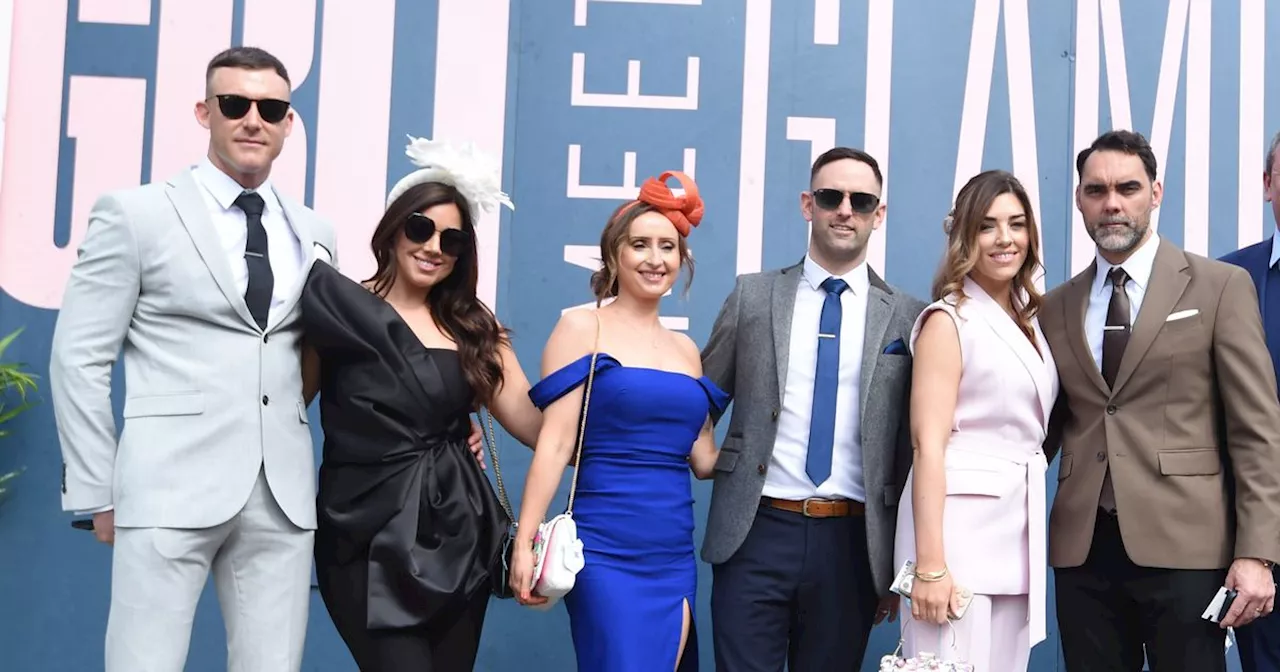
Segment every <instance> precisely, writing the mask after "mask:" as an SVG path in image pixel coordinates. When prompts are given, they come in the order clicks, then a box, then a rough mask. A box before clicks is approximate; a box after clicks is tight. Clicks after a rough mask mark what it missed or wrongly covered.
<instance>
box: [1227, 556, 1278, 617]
mask: <svg viewBox="0 0 1280 672" xmlns="http://www.w3.org/2000/svg"><path fill="white" fill-rule="evenodd" d="M1225 585H1226V587H1227V588H1231V589H1234V590H1235V591H1236V593H1237V594H1236V599H1235V601H1234V602H1232V604H1231V609H1230V610H1229V611H1227V617H1226V618H1224V619H1222V622H1221V623H1219V624H1218V625H1219V626H1220V627H1223V628H1228V627H1234V628H1238V627H1240V626H1242V625H1248V624H1249V623H1252V622H1253V620H1254V619H1257V618H1261V617H1263V616H1266V615H1268V614H1270V613H1271V611H1272V609H1274V608H1275V601H1276V584H1275V580H1274V579H1273V578H1272V575H1271V563H1270V562H1268V561H1266V560H1259V559H1258V558H1236V559H1235V562H1232V563H1231V569H1229V570H1227V581H1226V584H1225Z"/></svg>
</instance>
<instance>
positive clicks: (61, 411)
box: [50, 48, 337, 672]
mask: <svg viewBox="0 0 1280 672" xmlns="http://www.w3.org/2000/svg"><path fill="white" fill-rule="evenodd" d="M206 87H207V88H206V91H205V93H206V98H205V99H204V100H201V101H199V102H197V103H196V105H195V115H196V119H197V121H198V122H199V123H200V125H201V126H203V127H205V128H207V129H209V152H208V155H207V158H206V159H205V160H203V161H202V162H201V163H200V164H198V165H196V166H194V167H192V168H190V169H188V170H183V171H182V172H180V173H178V174H177V175H174V176H173V177H172V178H170V179H169V180H168V181H167V182H159V183H154V184H149V185H145V186H142V187H138V188H134V189H126V190H122V191H117V192H114V193H110V194H107V195H105V196H103V197H101V198H100V199H99V200H98V202H97V203H96V204H95V205H94V207H93V211H92V213H91V214H90V222H89V228H88V232H87V234H86V236H85V239H84V242H83V243H82V244H81V247H80V249H79V258H78V260H77V262H76V264H75V266H74V268H73V269H72V272H71V278H70V281H69V283H68V285H67V289H66V294H65V296H64V298H63V302H62V309H61V312H60V313H59V316H58V323H57V327H56V329H55V332H54V339H53V355H52V361H51V363H50V383H51V385H50V387H51V389H52V392H53V401H54V411H55V417H56V419H57V424H58V435H59V438H60V441H61V446H62V454H63V460H64V466H63V483H62V506H63V508H64V509H65V510H69V511H77V512H81V513H93V528H94V532H95V534H96V535H97V537H98V539H100V540H102V541H104V542H107V543H114V548H113V553H112V572H111V611H110V616H109V618H108V623H107V636H106V669H107V670H108V672H116V671H120V672H124V671H128V672H168V671H170V670H173V671H177V670H181V669H183V667H184V664H185V661H186V657H187V649H188V644H189V640H190V637H191V623H192V619H193V616H194V613H195V608H196V602H197V600H198V599H199V596H200V593H201V591H202V589H203V588H204V586H205V584H206V582H207V580H208V575H209V571H210V569H212V571H213V577H214V582H215V584H216V586H217V591H218V601H219V603H220V604H221V607H222V613H223V618H224V621H225V623H226V629H227V640H228V656H229V662H228V667H229V669H233V670H243V671H246V672H248V671H258V670H261V671H262V672H268V671H269V672H281V671H286V672H287V671H289V670H298V669H299V667H300V666H301V659H302V645H303V640H304V638H305V634H306V628H307V614H308V610H309V606H310V576H311V572H310V570H311V553H312V536H313V530H314V529H315V524H316V514H315V465H314V458H313V455H314V452H313V450H314V449H313V447H312V442H311V434H310V431H309V429H308V425H307V410H306V402H307V401H309V395H305V394H304V391H303V383H302V374H301V361H300V360H301V355H300V352H301V347H300V342H301V337H302V334H301V331H300V326H299V321H298V316H299V315H298V307H297V306H298V298H299V291H300V289H301V285H302V280H303V278H305V277H306V273H307V269H308V268H309V267H310V265H311V263H312V262H313V261H314V260H315V259H316V257H317V255H320V257H321V258H325V257H326V255H327V257H328V259H329V260H330V261H332V262H333V263H335V264H336V261H337V260H336V250H337V247H336V246H335V244H334V232H333V229H332V228H331V227H330V226H329V225H328V224H327V223H325V222H323V221H321V219H320V218H319V217H318V216H317V215H316V214H315V213H314V212H312V211H311V210H309V209H307V208H306V207H304V206H303V205H301V204H300V203H297V202H295V201H293V200H291V199H290V198H288V197H287V196H285V195H284V194H281V193H279V191H277V190H276V189H275V188H274V187H273V185H272V184H271V183H270V181H269V180H268V176H269V174H270V171H271V165H272V162H273V161H274V160H275V158H276V156H278V155H279V153H280V150H281V148H282V147H283V144H284V140H285V138H286V137H287V136H288V135H289V133H290V130H291V126H292V122H293V111H292V110H291V108H290V106H289V103H288V102H287V101H288V100H289V94H290V83H289V76H288V73H287V72H286V71H285V68H284V65H283V64H281V62H280V61H279V60H278V59H276V58H275V57H274V56H272V55H271V54H268V53H267V52H265V51H262V50H260V49H254V48H235V49H230V50H228V51H225V52H223V53H221V54H219V55H217V56H216V57H214V58H213V60H212V61H210V63H209V66H208V69H207V72H206ZM122 346H123V352H124V368H125V373H126V376H127V386H126V395H125V397H126V398H125V400H124V418H125V420H124V428H123V432H122V433H121V435H120V437H119V440H118V442H117V438H116V429H115V421H114V418H113V415H112V407H111V368H112V363H113V362H114V361H115V359H116V358H117V354H118V353H119V352H120V350H121V347H122Z"/></svg>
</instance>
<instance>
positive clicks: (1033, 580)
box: [947, 441, 1049, 645]
mask: <svg viewBox="0 0 1280 672" xmlns="http://www.w3.org/2000/svg"><path fill="white" fill-rule="evenodd" d="M947 450H948V451H953V450H954V451H958V452H963V453H969V454H972V455H982V456H983V457H988V458H991V459H995V460H1002V461H1004V462H1010V463H1012V464H1017V465H1020V466H1022V467H1023V468H1025V470H1026V475H1027V476H1026V477H1027V541H1028V542H1029V544H1030V548H1029V549H1028V558H1027V560H1028V563H1029V565H1030V566H1029V567H1028V570H1029V571H1028V572H1027V573H1028V575H1029V577H1030V583H1029V584H1028V587H1027V589H1028V591H1029V594H1028V595H1027V600H1028V602H1029V604H1028V607H1029V608H1028V610H1027V621H1028V623H1029V624H1030V628H1029V630H1030V632H1029V634H1030V636H1031V643H1032V645H1035V643H1036V642H1039V641H1042V640H1044V639H1045V636H1046V633H1045V629H1046V625H1045V609H1047V608H1048V607H1047V605H1046V601H1047V599H1048V597H1047V595H1046V591H1047V590H1048V587H1047V585H1046V583H1047V578H1046V575H1047V574H1048V572H1049V569H1048V558H1047V557H1046V551H1045V545H1046V544H1047V543H1048V540H1047V538H1046V535H1045V497H1046V491H1045V485H1044V478H1045V473H1046V472H1047V471H1048V469H1049V465H1048V463H1047V462H1046V461H1045V458H1044V452H1043V451H1042V450H1040V449H1039V448H1037V449H1036V450H1035V452H1025V450H1026V449H1025V444H1020V445H1016V446H1015V445H1008V444H1005V445H1001V444H1000V443H999V442H996V443H995V444H994V445H992V444H991V443H985V444H983V445H969V444H965V443H960V442H955V441H953V442H952V443H950V444H948V445H947Z"/></svg>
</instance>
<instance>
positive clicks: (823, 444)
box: [805, 278, 849, 486]
mask: <svg viewBox="0 0 1280 672" xmlns="http://www.w3.org/2000/svg"><path fill="white" fill-rule="evenodd" d="M848 288H849V284H848V283H846V282H845V281H844V280H841V279H839V278H827V279H826V280H824V281H823V282H822V289H823V290H825V291H826V293H827V298H826V300H824V301H823V303H822V315H821V316H820V317H819V318H818V368H817V370H816V371H815V372H814V376H813V411H812V414H811V415H810V416H809V449H808V452H807V454H806V456H805V473H807V474H808V475H809V480H811V481H813V484H814V486H820V485H822V484H823V482H824V481H826V480H827V477H828V476H830V475H831V451H832V449H833V448H834V447H835V435H836V390H837V387H838V383H839V382H840V320H841V318H842V317H843V315H844V311H843V310H841V306H840V294H842V293H843V292H844V290H846V289H848Z"/></svg>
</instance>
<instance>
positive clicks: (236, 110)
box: [214, 93, 289, 124]
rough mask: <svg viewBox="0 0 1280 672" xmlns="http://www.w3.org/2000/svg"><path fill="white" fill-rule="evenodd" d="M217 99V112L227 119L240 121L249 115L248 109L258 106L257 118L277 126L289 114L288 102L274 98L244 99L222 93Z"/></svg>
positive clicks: (232, 94)
mask: <svg viewBox="0 0 1280 672" xmlns="http://www.w3.org/2000/svg"><path fill="white" fill-rule="evenodd" d="M214 98H217V99H218V110H219V111H220V112H222V116H224V117H226V118H228V119H240V118H242V117H244V115H246V114H249V108H250V107H253V106H254V105H255V104H257V106H258V116H259V117H262V120H263V121H265V122H267V123H268V124H278V123H280V120H281V119H284V116H285V115H286V114H289V101H287V100H277V99H275V98H258V99H256V100H255V99H253V98H245V97H244V96H238V95H236V94H234V93H222V94H218V95H216V96H214Z"/></svg>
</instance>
